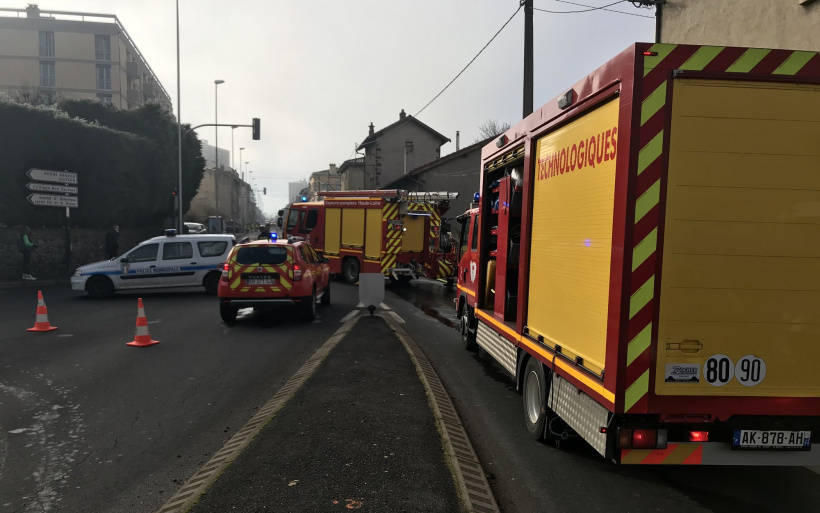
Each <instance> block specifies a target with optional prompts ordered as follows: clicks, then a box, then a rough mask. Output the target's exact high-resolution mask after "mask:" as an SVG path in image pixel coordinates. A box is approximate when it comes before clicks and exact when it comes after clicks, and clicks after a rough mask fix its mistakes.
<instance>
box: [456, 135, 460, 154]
mask: <svg viewBox="0 0 820 513" xmlns="http://www.w3.org/2000/svg"><path fill="white" fill-rule="evenodd" d="M459 135H460V134H459V131H458V130H456V151H458V149H459V146H458V139H459Z"/></svg>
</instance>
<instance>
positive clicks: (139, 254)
mask: <svg viewBox="0 0 820 513" xmlns="http://www.w3.org/2000/svg"><path fill="white" fill-rule="evenodd" d="M158 253H159V244H146V245H145V246H141V247H139V248H137V249H135V250H134V251H132V252H131V253H129V254H128V255H127V257H128V261H129V262H133V263H137V262H153V261H155V260H156V259H157V254H158Z"/></svg>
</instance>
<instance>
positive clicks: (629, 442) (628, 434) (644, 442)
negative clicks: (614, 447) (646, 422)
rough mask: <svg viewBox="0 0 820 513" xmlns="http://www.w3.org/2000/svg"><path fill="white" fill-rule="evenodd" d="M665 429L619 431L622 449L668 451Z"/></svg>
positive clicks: (619, 443)
mask: <svg viewBox="0 0 820 513" xmlns="http://www.w3.org/2000/svg"><path fill="white" fill-rule="evenodd" d="M666 439H667V433H666V430H665V429H628V428H626V429H619V430H618V448H620V449H666Z"/></svg>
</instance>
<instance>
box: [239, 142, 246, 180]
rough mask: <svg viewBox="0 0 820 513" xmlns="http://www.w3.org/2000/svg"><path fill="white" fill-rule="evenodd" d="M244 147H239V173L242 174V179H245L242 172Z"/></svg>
mask: <svg viewBox="0 0 820 513" xmlns="http://www.w3.org/2000/svg"><path fill="white" fill-rule="evenodd" d="M244 149H245V148H239V173H240V174H241V175H242V180H244V179H245V173H243V172H242V150H244Z"/></svg>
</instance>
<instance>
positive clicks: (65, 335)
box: [57, 333, 74, 338]
mask: <svg viewBox="0 0 820 513" xmlns="http://www.w3.org/2000/svg"><path fill="white" fill-rule="evenodd" d="M73 336H74V334H73V333H61V334H60V335H57V338H65V337H73Z"/></svg>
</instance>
